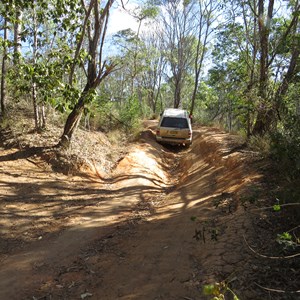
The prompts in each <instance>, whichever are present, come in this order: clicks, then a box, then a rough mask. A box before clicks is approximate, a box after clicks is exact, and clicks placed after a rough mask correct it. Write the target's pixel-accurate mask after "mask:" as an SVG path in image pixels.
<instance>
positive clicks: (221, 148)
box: [0, 126, 259, 300]
mask: <svg viewBox="0 0 300 300" xmlns="http://www.w3.org/2000/svg"><path fill="white" fill-rule="evenodd" d="M194 134H195V136H194V143H193V145H192V146H191V147H190V148H189V149H175V150H174V149H173V148H171V147H167V148H165V147H163V146H161V145H159V144H157V143H156V142H155V139H154V135H153V126H152V127H151V126H150V127H149V128H148V129H147V130H145V132H143V133H142V135H141V138H140V142H139V143H137V144H134V145H132V146H131V147H132V149H131V151H129V153H130V154H129V155H127V156H126V157H124V159H122V160H121V161H120V162H119V164H118V166H117V167H116V169H115V170H114V172H113V174H111V175H110V176H107V177H103V176H100V175H99V172H98V175H99V176H94V177H89V176H84V177H83V176H81V177H79V176H65V175H62V174H58V173H53V172H52V171H51V170H49V169H45V168H44V165H42V164H41V165H39V163H38V162H37V160H35V161H32V160H28V159H25V158H21V156H18V154H17V153H18V150H4V149H1V152H0V172H1V173H0V174H1V177H0V201H1V207H0V212H1V216H2V217H1V221H0V225H1V240H0V243H1V244H0V245H1V253H0V259H1V270H0V299H85V298H86V299H107V300H110V299H111V300H113V299H145V300H147V299H167V300H168V299H206V298H205V297H204V296H203V294H202V287H203V285H204V284H207V283H215V282H219V281H221V280H224V279H231V280H233V281H232V282H233V284H235V285H236V287H237V289H238V290H237V292H238V293H239V295H240V297H241V299H255V298H252V297H253V295H255V291H253V289H249V287H248V286H242V284H239V281H241V283H242V280H243V276H242V275H240V274H242V273H239V272H240V271H241V270H242V269H243V268H244V267H245V265H246V264H247V261H248V259H249V254H248V252H247V249H246V247H245V245H244V243H243V235H248V233H249V236H251V225H250V221H251V220H250V218H248V217H247V215H246V214H245V210H244V208H243V207H242V206H241V202H240V196H241V195H242V193H243V192H244V191H245V190H246V189H247V188H248V187H249V186H251V185H252V184H253V183H254V182H255V181H256V180H258V179H259V175H258V174H256V173H255V172H253V171H252V170H251V168H250V167H249V166H248V164H247V161H248V159H249V154H245V153H244V152H243V151H241V149H242V147H241V143H240V142H239V141H238V140H237V139H236V138H234V137H230V136H229V135H227V134H225V133H222V132H220V131H218V130H213V129H208V128H199V129H197V130H195V133H194ZM18 157H19V159H16V158H18ZM100 177H101V178H100ZM253 272H255V270H254V271H253ZM228 276H229V277H228Z"/></svg>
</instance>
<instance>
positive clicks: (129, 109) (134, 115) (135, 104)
mask: <svg viewBox="0 0 300 300" xmlns="http://www.w3.org/2000/svg"><path fill="white" fill-rule="evenodd" d="M119 117H120V120H121V121H122V122H123V124H124V125H125V126H126V128H127V129H130V130H131V129H133V128H134V127H136V126H138V123H139V119H140V117H141V106H140V103H139V101H138V99H137V97H135V96H133V97H131V98H130V99H129V100H128V101H127V102H126V104H125V105H124V106H123V107H122V108H121V110H120V111H119Z"/></svg>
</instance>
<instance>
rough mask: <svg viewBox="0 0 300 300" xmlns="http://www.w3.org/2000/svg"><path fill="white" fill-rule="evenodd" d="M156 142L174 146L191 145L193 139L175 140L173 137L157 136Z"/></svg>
mask: <svg viewBox="0 0 300 300" xmlns="http://www.w3.org/2000/svg"><path fill="white" fill-rule="evenodd" d="M156 141H157V142H159V143H166V144H172V145H178V144H180V145H182V144H185V145H190V144H191V143H192V138H187V139H182V138H173V137H162V136H158V135H157V136H156Z"/></svg>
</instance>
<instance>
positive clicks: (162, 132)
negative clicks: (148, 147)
mask: <svg viewBox="0 0 300 300" xmlns="http://www.w3.org/2000/svg"><path fill="white" fill-rule="evenodd" d="M192 138H193V131H192V124H191V118H190V116H189V114H188V112H187V111H186V110H183V109H178V108H168V109H165V110H164V112H163V113H162V114H161V117H160V120H159V123H158V127H157V130H156V140H157V142H159V143H166V144H172V145H176V144H177V145H185V146H189V145H190V144H191V143H192Z"/></svg>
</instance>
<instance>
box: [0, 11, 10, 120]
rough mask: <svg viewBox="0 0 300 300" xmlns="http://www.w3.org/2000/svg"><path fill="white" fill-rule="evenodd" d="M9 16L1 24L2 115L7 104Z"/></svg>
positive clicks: (0, 111)
mask: <svg viewBox="0 0 300 300" xmlns="http://www.w3.org/2000/svg"><path fill="white" fill-rule="evenodd" d="M7 23H8V22H7V17H6V16H4V17H3V23H2V24H1V27H2V30H3V39H2V40H1V44H2V64H1V93H0V97H1V106H0V108H1V110H0V116H3V115H4V114H5V106H6V64H7V40H8V39H7V31H8V29H7Z"/></svg>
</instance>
